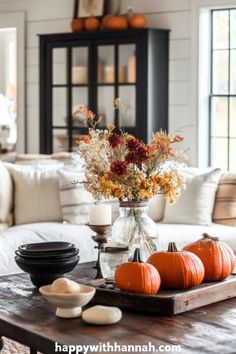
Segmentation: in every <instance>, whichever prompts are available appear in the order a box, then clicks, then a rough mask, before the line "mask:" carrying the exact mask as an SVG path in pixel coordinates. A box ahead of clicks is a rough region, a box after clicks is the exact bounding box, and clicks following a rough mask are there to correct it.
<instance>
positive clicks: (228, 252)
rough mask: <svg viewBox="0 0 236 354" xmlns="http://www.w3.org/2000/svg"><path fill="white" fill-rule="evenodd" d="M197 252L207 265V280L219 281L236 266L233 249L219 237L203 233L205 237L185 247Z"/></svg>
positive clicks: (205, 278)
mask: <svg viewBox="0 0 236 354" xmlns="http://www.w3.org/2000/svg"><path fill="white" fill-rule="evenodd" d="M184 249H185V250H187V251H190V252H193V253H195V254H196V255H197V256H198V257H199V258H200V259H201V260H202V262H203V264H204V267H205V277H204V280H205V281H217V280H223V279H225V278H227V277H228V276H229V275H230V274H231V273H232V272H233V270H234V268H235V255H234V252H233V250H232V249H231V248H230V247H229V246H228V245H227V244H226V243H224V242H222V241H219V239H218V238H217V237H212V236H209V235H208V234H206V233H205V234H203V238H201V239H200V240H198V241H196V242H194V243H192V244H189V245H187V246H186V247H184Z"/></svg>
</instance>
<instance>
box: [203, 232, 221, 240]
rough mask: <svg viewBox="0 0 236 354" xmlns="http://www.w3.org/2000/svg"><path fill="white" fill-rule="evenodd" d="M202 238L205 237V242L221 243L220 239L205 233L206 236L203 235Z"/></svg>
mask: <svg viewBox="0 0 236 354" xmlns="http://www.w3.org/2000/svg"><path fill="white" fill-rule="evenodd" d="M202 236H203V239H204V240H211V241H219V238H218V237H215V236H210V235H208V234H207V233H206V232H204V234H202Z"/></svg>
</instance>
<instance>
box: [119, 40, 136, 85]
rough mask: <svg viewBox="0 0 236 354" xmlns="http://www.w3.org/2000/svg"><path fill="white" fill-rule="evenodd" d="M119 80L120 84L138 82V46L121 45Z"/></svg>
mask: <svg viewBox="0 0 236 354" xmlns="http://www.w3.org/2000/svg"><path fill="white" fill-rule="evenodd" d="M118 80H119V82H120V83H126V82H129V83H134V82H136V45H135V44H124V45H119V68H118Z"/></svg>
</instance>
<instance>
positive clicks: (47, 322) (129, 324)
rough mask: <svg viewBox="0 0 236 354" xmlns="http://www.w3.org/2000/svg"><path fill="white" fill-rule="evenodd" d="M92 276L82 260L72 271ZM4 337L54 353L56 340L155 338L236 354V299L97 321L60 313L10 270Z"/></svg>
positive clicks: (0, 307)
mask: <svg viewBox="0 0 236 354" xmlns="http://www.w3.org/2000/svg"><path fill="white" fill-rule="evenodd" d="M93 275H94V270H93V269H92V265H91V264H81V265H79V266H78V267H77V269H76V270H74V271H73V272H72V275H71V276H72V278H74V279H77V280H78V279H79V278H84V277H93ZM111 305H112V304H111ZM0 336H6V337H8V338H11V339H13V340H16V341H18V342H20V343H22V344H25V345H27V346H29V347H30V348H32V349H31V353H36V351H39V352H42V353H45V354H51V353H55V342H58V343H60V344H62V345H65V344H68V345H73V344H74V345H91V344H92V345H96V344H100V343H106V342H110V343H114V342H117V343H118V344H119V345H127V344H130V345H143V344H148V343H149V342H151V343H152V344H153V345H155V346H160V345H180V346H181V347H182V351H181V353H186V354H189V353H190V354H191V353H193V354H197V353H199V354H204V353H218V354H219V353H220V354H233V353H236V298H233V299H229V300H225V301H222V302H220V303H217V304H213V305H210V306H206V307H202V308H200V309H197V310H192V311H190V312H186V313H185V314H181V315H176V316H173V317H170V316H168V317H164V316H157V315H155V316H151V315H150V314H149V315H145V314H138V313H132V312H123V318H122V320H121V321H120V322H119V323H118V324H115V325H112V326H93V325H88V324H86V323H84V322H83V321H82V319H81V318H77V319H60V318H57V317H56V316H55V308H53V306H52V305H50V304H48V303H47V302H46V300H44V299H43V298H42V296H41V295H40V294H39V292H38V291H37V290H36V289H35V288H34V287H33V286H32V284H31V282H30V280H29V276H28V275H27V274H18V275H10V276H4V277H1V278H0ZM153 352H154V351H150V352H149V353H153ZM99 353H105V352H103V351H100V352H99Z"/></svg>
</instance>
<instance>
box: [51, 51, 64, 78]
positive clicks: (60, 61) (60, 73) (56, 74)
mask: <svg viewBox="0 0 236 354" xmlns="http://www.w3.org/2000/svg"><path fill="white" fill-rule="evenodd" d="M66 55H67V49H66V48H54V49H53V52H52V73H53V85H66V84H67V78H66V67H67V59H66Z"/></svg>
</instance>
